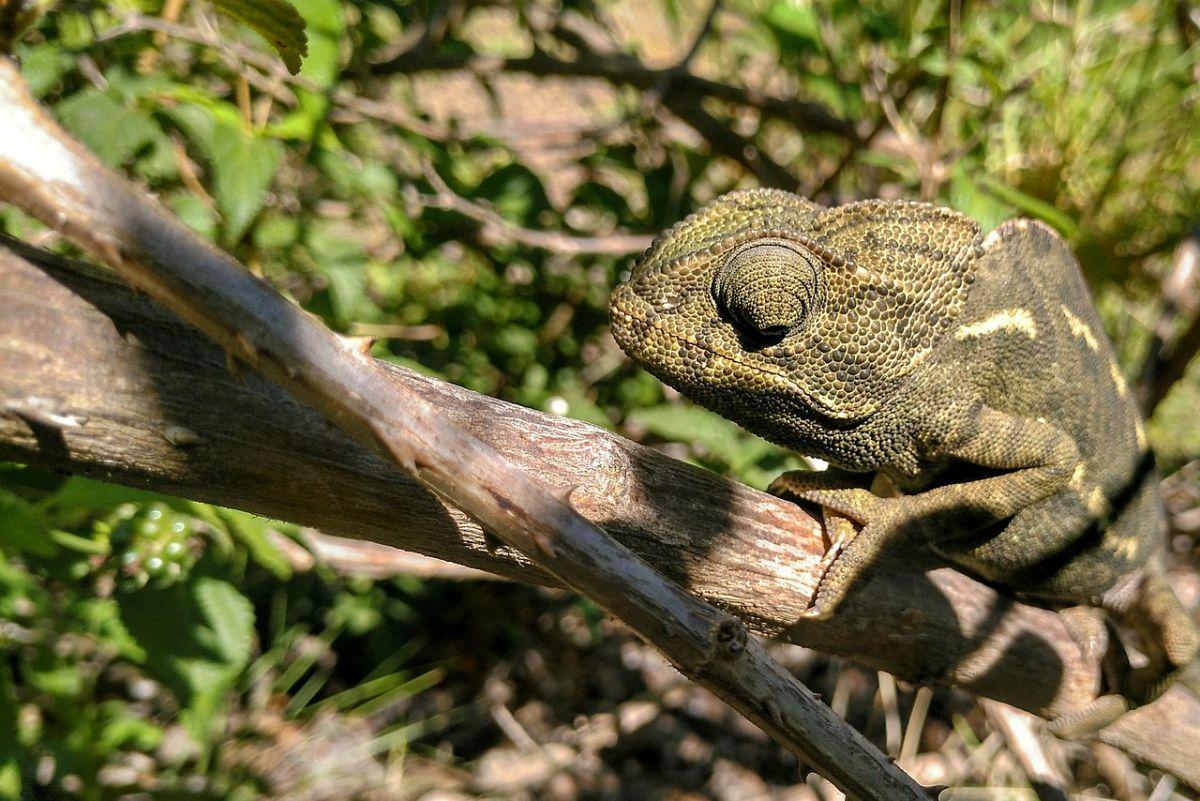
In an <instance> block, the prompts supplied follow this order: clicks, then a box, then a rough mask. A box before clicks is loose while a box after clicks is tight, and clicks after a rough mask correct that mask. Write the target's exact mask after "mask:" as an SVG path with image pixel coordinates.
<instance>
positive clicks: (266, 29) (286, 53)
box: [213, 0, 308, 75]
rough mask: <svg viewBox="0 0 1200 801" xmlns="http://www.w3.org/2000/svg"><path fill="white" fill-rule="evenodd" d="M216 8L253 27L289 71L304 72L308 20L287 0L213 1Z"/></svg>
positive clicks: (306, 53)
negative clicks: (301, 69) (303, 62)
mask: <svg viewBox="0 0 1200 801" xmlns="http://www.w3.org/2000/svg"><path fill="white" fill-rule="evenodd" d="M213 5H215V6H216V7H217V8H219V9H221V10H222V11H224V12H225V13H226V14H229V15H230V16H231V17H235V18H237V19H239V20H241V21H242V22H244V23H246V24H247V25H249V26H250V27H251V28H253V29H254V30H255V31H256V32H257V33H258V34H259V35H260V36H261V37H262V38H264V39H266V40H267V42H268V43H269V44H270V45H271V47H273V48H275V52H277V53H278V54H279V57H280V58H281V59H283V63H284V64H285V65H286V66H287V68H288V72H290V73H291V74H292V75H296V74H297V73H299V72H300V66H301V61H300V60H301V59H302V58H304V57H305V56H307V55H308V35H307V34H306V33H305V30H304V18H303V17H301V16H300V14H299V12H297V11H296V9H295V7H294V6H292V5H291V3H288V2H286V0H213Z"/></svg>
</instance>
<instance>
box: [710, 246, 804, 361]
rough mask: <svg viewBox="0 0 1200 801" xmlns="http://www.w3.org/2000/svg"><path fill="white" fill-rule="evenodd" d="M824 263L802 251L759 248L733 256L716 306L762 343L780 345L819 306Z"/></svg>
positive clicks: (721, 277)
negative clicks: (778, 343) (777, 343)
mask: <svg viewBox="0 0 1200 801" xmlns="http://www.w3.org/2000/svg"><path fill="white" fill-rule="evenodd" d="M820 264H821V262H820V259H819V258H818V257H817V256H816V255H815V254H813V253H810V252H809V251H807V250H805V249H804V248H803V247H801V246H799V245H795V244H792V243H787V244H784V243H782V242H755V243H751V244H749V245H746V246H744V247H741V248H739V249H737V250H735V251H734V252H733V253H731V254H730V255H729V258H728V259H726V261H725V263H724V264H723V265H722V266H721V269H720V270H718V271H717V274H716V275H715V276H714V278H713V285H712V292H713V298H714V299H715V300H716V302H717V306H718V308H719V309H720V311H721V314H722V315H724V316H725V317H726V318H727V319H729V321H730V322H731V323H733V324H734V325H735V326H737V328H738V329H739V330H740V331H741V332H742V333H743V334H746V335H748V336H750V337H751V338H753V339H755V340H757V341H767V342H777V341H779V340H781V339H783V338H784V337H785V336H787V335H788V334H789V333H791V332H792V331H793V330H795V329H796V328H797V327H798V326H800V325H801V324H803V322H804V321H805V320H806V319H807V318H808V316H809V314H810V313H811V311H812V309H813V307H814V306H815V305H816V301H817V295H818V290H819V286H820V284H819V281H820V275H819V269H820Z"/></svg>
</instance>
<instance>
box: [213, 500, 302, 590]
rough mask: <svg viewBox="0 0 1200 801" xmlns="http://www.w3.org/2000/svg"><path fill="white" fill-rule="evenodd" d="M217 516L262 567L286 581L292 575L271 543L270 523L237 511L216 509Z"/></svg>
mask: <svg viewBox="0 0 1200 801" xmlns="http://www.w3.org/2000/svg"><path fill="white" fill-rule="evenodd" d="M215 511H216V513H217V516H218V517H220V518H221V520H222V522H224V523H225V528H226V529H227V530H228V531H229V533H230V534H232V535H233V537H234V539H236V540H238V541H239V542H241V543H242V544H243V545H245V546H246V550H248V551H250V555H251V556H252V557H254V560H255V561H256V562H258V563H259V564H260V565H262V566H263V567H265V568H266V569H267V570H270V571H271V572H272V573H274V574H275V577H276V578H278V579H280V580H284V579H287V578H288V577H289V576H291V575H292V567H291V565H290V564H288V561H287V560H286V559H285V558H284V557H283V554H281V553H280V552H279V549H278V548H276V547H275V545H274V544H273V543H272V542H271V538H270V536H269V535H268V533H267V531H268V529H269V528H270V526H271V523H270V521H268V520H264V519H263V518H261V517H257V516H255V515H252V514H249V513H247V512H239V511H237V510H236V509H215Z"/></svg>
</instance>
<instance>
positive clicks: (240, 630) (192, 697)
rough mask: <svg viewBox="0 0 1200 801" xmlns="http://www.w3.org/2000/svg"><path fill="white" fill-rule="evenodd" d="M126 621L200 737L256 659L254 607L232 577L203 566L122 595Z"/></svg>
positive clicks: (149, 663) (119, 597) (149, 665)
mask: <svg viewBox="0 0 1200 801" xmlns="http://www.w3.org/2000/svg"><path fill="white" fill-rule="evenodd" d="M116 598H117V603H118V604H119V606H120V610H121V620H122V622H123V623H124V624H125V628H126V629H127V630H128V631H129V633H130V635H131V636H132V637H133V638H134V640H135V641H136V642H137V644H138V645H139V646H140V647H141V648H142V649H143V650H144V651H145V653H146V667H147V669H149V670H150V671H151V672H152V673H154V674H155V676H156V677H157V678H159V679H160V680H161V681H162V682H163V683H164V684H166V685H167V686H168V687H170V688H171V690H172V691H173V692H174V693H175V694H176V696H177V697H178V698H179V702H180V704H181V706H182V707H183V714H182V716H181V717H182V718H183V720H184V722H185V724H186V725H187V727H188V729H189V730H190V731H191V733H192V735H193V736H194V737H195V738H196V740H197V741H198V742H201V743H206V742H209V739H210V738H209V727H210V724H211V723H212V720H213V716H214V713H215V712H216V711H217V709H218V707H219V705H220V702H221V699H222V698H223V697H224V695H225V693H226V692H227V691H228V690H229V689H230V688H231V687H232V686H233V683H234V682H235V681H236V680H237V677H238V675H239V674H240V673H241V671H242V670H243V669H244V668H245V666H246V665H247V663H248V662H249V659H250V647H251V643H252V640H253V634H254V608H253V606H251V604H250V601H249V600H248V599H247V598H246V597H245V596H244V595H242V594H241V592H240V591H239V590H238V588H237V587H235V586H234V585H233V584H231V583H230V582H228V581H226V580H224V579H222V578H218V577H216V576H214V575H209V574H206V573H204V572H201V571H193V572H192V574H191V575H190V577H189V579H188V580H187V581H184V582H181V583H178V584H173V585H171V586H169V587H163V588H156V587H145V588H142V589H139V590H134V591H128V592H120V593H118V594H117V596H116Z"/></svg>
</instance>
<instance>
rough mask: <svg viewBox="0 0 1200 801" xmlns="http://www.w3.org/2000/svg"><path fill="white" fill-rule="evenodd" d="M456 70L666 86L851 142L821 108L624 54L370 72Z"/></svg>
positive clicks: (428, 61) (411, 64) (419, 62)
mask: <svg viewBox="0 0 1200 801" xmlns="http://www.w3.org/2000/svg"><path fill="white" fill-rule="evenodd" d="M456 70H467V71H470V72H477V73H481V74H482V73H491V74H495V73H496V72H498V71H504V72H524V73H528V74H530V75H537V76H547V75H556V76H563V77H575V78H600V79H602V80H605V81H608V82H609V83H615V84H624V85H626V86H632V87H634V88H637V89H642V90H648V89H661V88H663V87H664V86H666V87H671V88H674V89H678V90H679V91H680V92H683V93H685V94H688V95H693V96H696V97H712V98H715V99H718V100H724V101H726V102H729V103H736V104H738V105H741V106H747V107H750V108H753V109H756V110H758V111H759V112H760V113H761V114H762V115H763V116H764V117H770V118H773V119H779V120H784V121H786V122H789V123H790V124H792V125H793V126H795V127H796V129H797V130H801V131H812V132H818V133H831V134H837V135H838V136H842V137H845V138H848V139H853V138H854V136H855V129H854V124H853V123H852V122H850V121H849V120H845V119H842V118H841V117H838V116H837V115H835V114H834V113H833V112H831V111H830V110H829V109H828V108H826V107H825V106H823V105H821V104H820V103H814V102H812V101H807V100H795V99H791V98H783V97H776V96H774V95H769V94H766V93H764V92H760V91H757V90H755V89H749V88H745V87H741V86H734V85H732V84H727V83H721V82H719V81H713V80H709V79H707V78H701V77H699V76H697V75H693V74H692V73H690V72H686V71H677V70H675V69H674V68H667V69H653V68H651V67H647V66H645V65H643V64H642V63H641V62H639V61H637V60H636V59H634V58H632V57H629V56H626V55H623V54H618V55H617V56H612V57H609V56H604V55H592V54H581V55H580V57H579V58H577V59H575V60H573V61H565V60H561V59H557V58H554V57H553V56H550V55H547V54H546V53H542V52H535V53H534V54H533V55H531V56H526V57H524V58H503V57H500V56H486V55H477V54H469V53H468V54H462V53H448V52H434V51H429V50H423V49H417V48H414V49H411V50H407V51H405V52H403V53H400V54H399V55H397V56H395V57H394V58H392V59H389V60H387V61H384V62H381V63H379V64H376V65H374V66H373V67H372V71H373V72H375V73H376V74H378V75H386V74H396V73H403V74H406V75H407V74H412V73H417V72H433V71H456Z"/></svg>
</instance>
